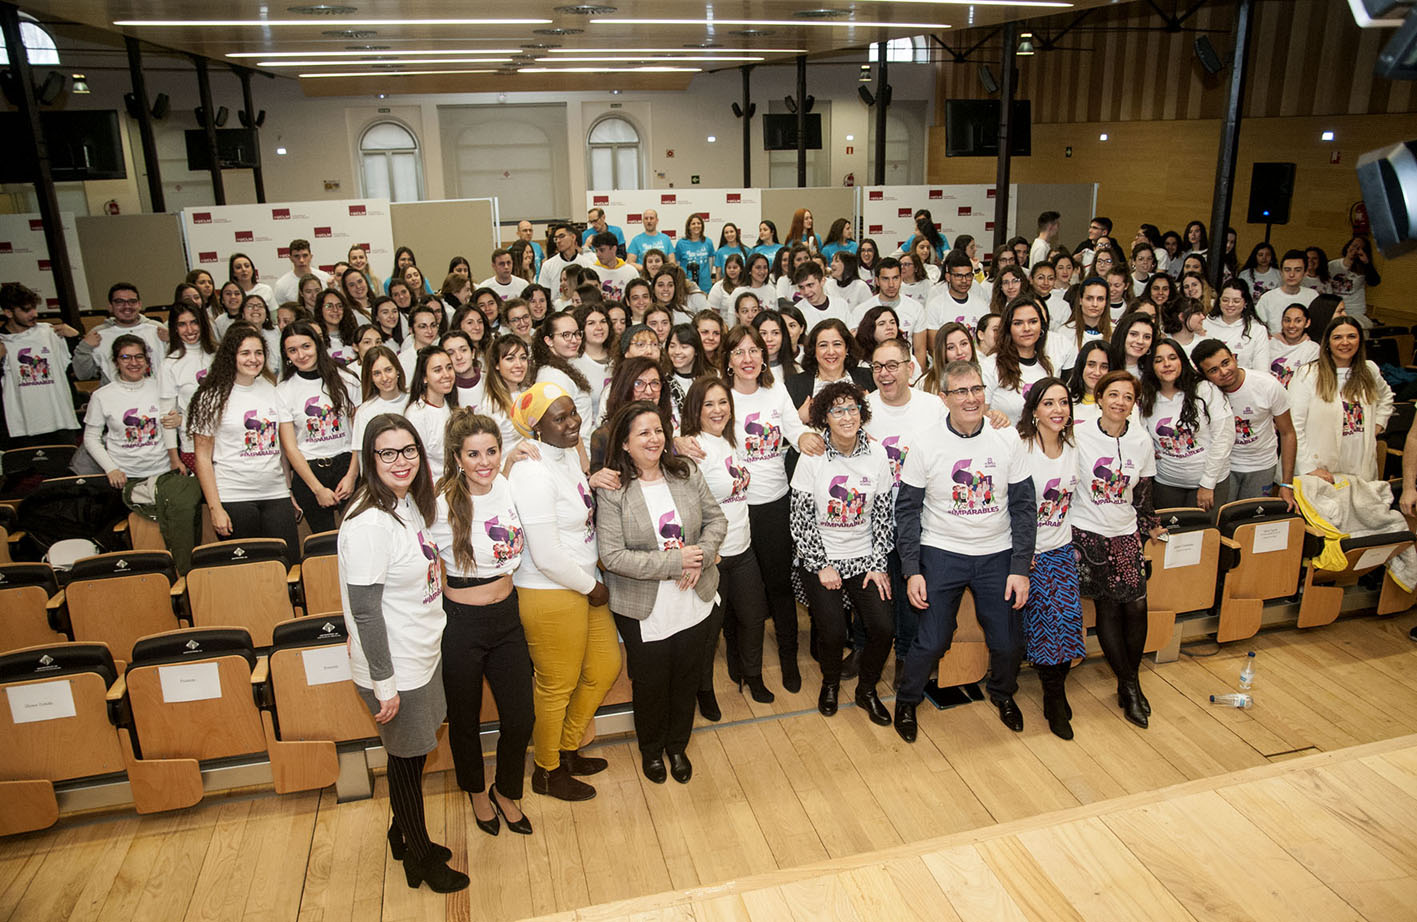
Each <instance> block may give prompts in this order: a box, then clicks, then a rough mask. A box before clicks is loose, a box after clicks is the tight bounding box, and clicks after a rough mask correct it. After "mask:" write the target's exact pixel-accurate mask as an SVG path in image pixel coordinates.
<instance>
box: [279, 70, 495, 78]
mask: <svg viewBox="0 0 1417 922" xmlns="http://www.w3.org/2000/svg"><path fill="white" fill-rule="evenodd" d="M495 73H497V71H496V70H495V69H489V70H370V71H362V70H361V71H355V72H354V73H333V74H298V75H297V76H299V77H300V78H301V79H305V78H312V79H313V78H315V77H427V76H430V75H433V74H495Z"/></svg>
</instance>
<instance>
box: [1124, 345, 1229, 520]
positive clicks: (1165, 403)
mask: <svg viewBox="0 0 1417 922" xmlns="http://www.w3.org/2000/svg"><path fill="white" fill-rule="evenodd" d="M1137 406H1138V408H1139V409H1140V410H1141V419H1142V425H1144V426H1145V427H1146V431H1147V432H1148V433H1149V434H1150V435H1151V441H1152V444H1153V445H1154V446H1155V447H1156V484H1155V488H1154V489H1153V491H1152V496H1153V498H1154V500H1155V502H1156V506H1157V508H1159V509H1170V508H1173V507H1177V506H1199V507H1200V508H1202V509H1211V508H1219V507H1220V506H1223V505H1225V503H1226V502H1227V501H1228V500H1229V496H1230V488H1229V485H1230V451H1231V449H1232V448H1233V447H1234V445H1235V421H1234V418H1235V414H1234V413H1233V412H1231V409H1230V403H1229V401H1227V400H1226V399H1225V395H1224V394H1222V393H1221V392H1220V389H1219V388H1217V387H1216V386H1215V385H1213V384H1211V383H1210V382H1209V381H1207V380H1206V379H1205V377H1204V376H1203V375H1202V374H1201V373H1200V372H1199V371H1197V370H1196V369H1195V367H1194V366H1193V365H1191V360H1190V357H1189V356H1188V355H1187V353H1186V349H1185V347H1183V346H1182V345H1181V344H1180V343H1178V342H1176V341H1175V340H1174V339H1170V338H1164V339H1161V340H1158V341H1157V342H1156V344H1155V345H1154V346H1153V347H1152V350H1151V360H1150V361H1148V362H1144V363H1143V364H1142V367H1141V391H1140V394H1139V395H1138V399H1137Z"/></svg>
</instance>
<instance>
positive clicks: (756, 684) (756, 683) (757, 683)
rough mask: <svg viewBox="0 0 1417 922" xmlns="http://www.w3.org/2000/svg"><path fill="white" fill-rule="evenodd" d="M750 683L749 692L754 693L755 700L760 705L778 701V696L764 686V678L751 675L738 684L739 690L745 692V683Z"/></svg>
mask: <svg viewBox="0 0 1417 922" xmlns="http://www.w3.org/2000/svg"><path fill="white" fill-rule="evenodd" d="M744 682H746V683H748V691H750V692H752V694H753V700H754V701H756V702H758V703H759V704H772V703H773V702H774V701H775V700H777V696H776V695H774V694H773V693H772V692H770V691H768V687H767V686H766V685H764V684H763V677H762V676H760V675H750V676H747V677H746V678H744V679H743V680H742V681H740V682H739V683H738V690H739V691H742V690H743V683H744Z"/></svg>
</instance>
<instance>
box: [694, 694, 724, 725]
mask: <svg viewBox="0 0 1417 922" xmlns="http://www.w3.org/2000/svg"><path fill="white" fill-rule="evenodd" d="M699 713H700V714H702V715H704V720H711V721H713V722H714V723H718V722H719V721H720V720H722V719H723V711H722V710H720V709H719V707H718V698H717V697H716V696H715V695H714V693H713V689H712V688H710V689H708V690H707V691H700V692H699Z"/></svg>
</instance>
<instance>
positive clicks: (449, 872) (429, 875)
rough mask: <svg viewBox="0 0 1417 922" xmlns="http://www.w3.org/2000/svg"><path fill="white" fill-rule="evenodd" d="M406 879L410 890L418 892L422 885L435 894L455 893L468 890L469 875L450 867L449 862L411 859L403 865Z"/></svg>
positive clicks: (437, 859) (444, 860)
mask: <svg viewBox="0 0 1417 922" xmlns="http://www.w3.org/2000/svg"><path fill="white" fill-rule="evenodd" d="M403 875H404V879H405V880H407V881H408V885H409V887H410V888H412V889H414V890H417V889H418V887H419V885H420V884H422V883H425V882H426V883H427V884H428V889H429V890H432V891H433V892H434V893H455V892H457V891H458V890H464V889H466V888H467V883H468V881H467V875H466V874H464V873H463V872H462V871H455V870H453V869H452V868H450V867H448V864H447V860H446V859H443V858H432V859H430V860H428V861H425V862H419V861H414V860H413V859H412V858H410V859H409V860H408V861H405V862H404V863H403Z"/></svg>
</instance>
